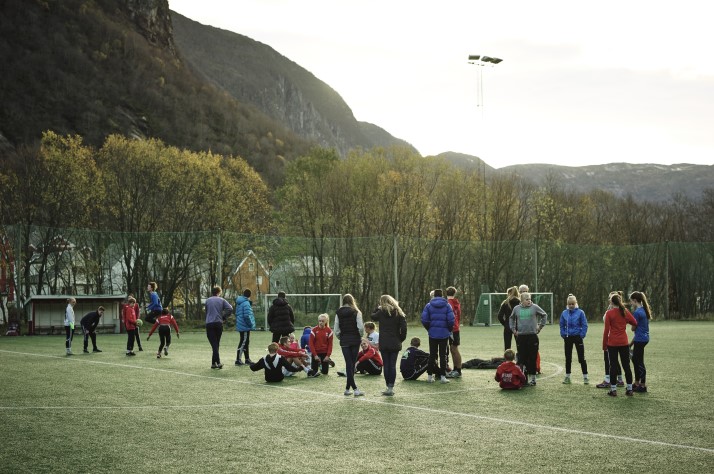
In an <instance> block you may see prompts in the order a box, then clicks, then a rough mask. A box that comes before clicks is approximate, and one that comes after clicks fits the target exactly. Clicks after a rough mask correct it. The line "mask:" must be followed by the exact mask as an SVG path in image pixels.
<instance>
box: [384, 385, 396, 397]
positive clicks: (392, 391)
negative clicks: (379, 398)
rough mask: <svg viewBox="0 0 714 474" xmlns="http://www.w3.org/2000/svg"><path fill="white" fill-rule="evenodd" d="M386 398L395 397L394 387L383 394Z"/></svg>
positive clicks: (388, 388)
mask: <svg viewBox="0 0 714 474" xmlns="http://www.w3.org/2000/svg"><path fill="white" fill-rule="evenodd" d="M382 395H384V396H385V397H391V396H393V395H394V389H393V388H392V387H387V390H385V391H383V392H382Z"/></svg>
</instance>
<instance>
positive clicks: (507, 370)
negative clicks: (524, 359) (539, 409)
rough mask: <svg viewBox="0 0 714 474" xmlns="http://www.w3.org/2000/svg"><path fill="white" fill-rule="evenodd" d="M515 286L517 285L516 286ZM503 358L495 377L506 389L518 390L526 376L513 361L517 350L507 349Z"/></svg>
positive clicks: (523, 383)
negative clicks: (503, 360)
mask: <svg viewBox="0 0 714 474" xmlns="http://www.w3.org/2000/svg"><path fill="white" fill-rule="evenodd" d="M514 288H515V287H514ZM503 358H504V359H506V360H505V362H503V363H502V364H501V365H499V366H498V368H497V369H496V375H495V377H494V378H495V379H496V382H498V385H499V387H501V388H502V389H504V390H518V389H520V388H521V387H522V386H524V385H525V384H526V376H525V374H524V373H523V371H522V370H521V368H520V367H518V364H516V363H515V362H513V359H515V358H516V354H515V352H513V350H512V349H506V352H504V353H503Z"/></svg>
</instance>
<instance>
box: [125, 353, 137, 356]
mask: <svg viewBox="0 0 714 474" xmlns="http://www.w3.org/2000/svg"><path fill="white" fill-rule="evenodd" d="M126 355H128V356H135V355H136V354H134V353H133V352H127V353H126Z"/></svg>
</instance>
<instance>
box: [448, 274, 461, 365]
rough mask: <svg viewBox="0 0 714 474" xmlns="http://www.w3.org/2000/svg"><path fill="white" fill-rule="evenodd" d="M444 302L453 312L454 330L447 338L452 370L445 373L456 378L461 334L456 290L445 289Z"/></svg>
mask: <svg viewBox="0 0 714 474" xmlns="http://www.w3.org/2000/svg"><path fill="white" fill-rule="evenodd" d="M446 301H447V302H448V303H449V304H450V305H451V309H452V310H453V311H454V329H453V331H451V336H449V350H450V351H451V358H452V359H453V360H454V370H452V371H451V372H450V373H447V374H446V376H447V377H450V378H458V377H461V352H459V345H461V333H460V332H459V323H460V321H461V302H460V301H459V300H458V299H456V288H454V287H453V286H450V287H448V288H447V289H446Z"/></svg>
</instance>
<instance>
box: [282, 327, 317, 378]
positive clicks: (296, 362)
mask: <svg viewBox="0 0 714 474" xmlns="http://www.w3.org/2000/svg"><path fill="white" fill-rule="evenodd" d="M277 352H278V355H279V356H280V357H282V358H284V359H285V362H286V363H288V364H292V365H293V366H295V367H297V368H298V370H296V371H295V372H299V371H300V370H304V371H305V373H306V374H307V376H308V377H319V376H320V373H319V372H315V371H312V370H310V367H309V366H308V364H307V353H306V352H305V351H304V350H302V349H298V350H293V349H291V348H290V346H289V345H288V336H282V337H281V338H280V341H279V344H278V349H277ZM292 375H293V374H292V371H291V372H290V373H286V374H285V376H286V377H291V376H292Z"/></svg>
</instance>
